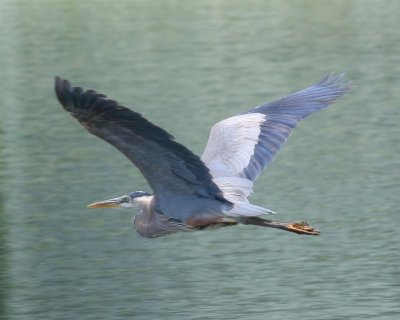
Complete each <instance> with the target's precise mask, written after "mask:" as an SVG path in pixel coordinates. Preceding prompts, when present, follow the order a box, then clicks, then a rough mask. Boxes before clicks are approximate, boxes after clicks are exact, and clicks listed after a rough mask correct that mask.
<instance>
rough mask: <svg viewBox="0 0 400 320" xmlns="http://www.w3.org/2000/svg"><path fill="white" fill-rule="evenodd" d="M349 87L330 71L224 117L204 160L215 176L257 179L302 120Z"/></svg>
mask: <svg viewBox="0 0 400 320" xmlns="http://www.w3.org/2000/svg"><path fill="white" fill-rule="evenodd" d="M348 90H349V84H348V82H346V81H345V80H344V79H343V76H342V75H338V76H337V75H334V74H330V75H328V76H326V77H325V78H323V79H322V80H320V81H318V82H317V83H315V84H313V85H312V86H310V87H308V88H306V89H304V90H301V91H298V92H295V93H293V94H291V95H288V96H287V97H284V98H281V99H279V100H276V101H274V102H271V103H268V104H265V105H262V106H259V107H256V108H253V109H251V110H249V111H247V112H245V113H243V114H240V115H237V116H234V117H231V118H228V119H225V120H222V121H220V122H218V123H216V124H215V125H214V126H213V128H212V129H211V133H210V137H209V139H208V143H207V146H206V148H205V150H204V153H203V155H202V157H201V159H202V160H203V162H204V163H205V164H206V165H207V167H208V168H209V169H210V171H211V174H212V175H213V177H214V178H220V179H221V178H227V181H228V182H229V178H243V179H246V180H250V181H255V180H256V179H257V178H258V177H259V175H260V174H261V172H262V170H263V169H264V168H265V167H266V166H267V165H268V164H269V163H270V162H271V161H272V159H273V157H274V156H275V154H276V153H277V152H278V151H279V150H280V149H281V147H282V145H283V144H284V143H285V142H286V140H287V138H288V136H289V134H290V132H291V131H292V129H293V128H294V127H296V125H297V124H298V123H299V121H300V120H301V119H304V118H305V117H307V116H308V115H310V114H311V113H313V112H314V111H317V110H320V109H322V108H325V107H327V106H328V105H329V104H330V103H333V102H335V101H336V99H338V98H339V97H341V96H342V95H344V94H345V93H346V92H347V91H348ZM232 183H233V184H235V183H234V182H232ZM247 189H248V188H247ZM249 192H251V190H246V191H245V193H247V195H248V193H249Z"/></svg>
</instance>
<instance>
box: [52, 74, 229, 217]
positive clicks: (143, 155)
mask: <svg viewBox="0 0 400 320" xmlns="http://www.w3.org/2000/svg"><path fill="white" fill-rule="evenodd" d="M55 91H56V95H57V98H58V100H59V101H60V103H61V105H62V106H63V107H64V109H65V110H67V111H68V112H70V113H71V115H72V116H73V117H75V118H76V119H77V120H78V121H79V122H80V123H81V124H82V125H83V126H84V127H85V128H86V129H87V130H88V131H89V132H91V133H92V134H94V135H96V136H98V137H99V138H101V139H103V140H105V141H107V142H108V143H110V144H111V145H113V146H114V147H115V148H117V149H118V150H119V151H121V152H122V153H123V154H124V155H125V156H126V157H127V158H128V159H129V160H130V161H131V162H132V163H133V164H134V165H136V166H137V167H138V169H139V170H140V171H141V172H142V174H143V176H144V177H145V178H146V180H147V181H148V183H149V185H150V187H151V188H152V189H153V191H154V193H155V195H156V196H157V197H158V198H161V199H162V197H163V196H173V197H190V196H194V197H202V198H209V199H218V200H222V201H225V199H224V198H223V196H222V192H221V191H220V189H219V188H218V186H217V185H216V184H215V183H214V182H213V181H212V177H211V175H210V173H209V169H208V168H207V167H206V166H205V165H204V163H203V162H202V161H201V160H200V158H199V157H198V156H196V155H195V154H193V153H192V152H191V151H190V150H188V149H187V148H186V147H184V146H183V145H181V144H179V143H177V142H176V141H175V140H174V138H173V136H172V135H170V134H169V133H168V132H166V131H165V130H164V129H162V128H160V127H157V126H156V125H154V124H152V123H151V122H149V121H148V120H146V119H145V118H144V117H142V116H141V115H140V114H139V113H137V112H134V111H132V110H130V109H128V108H126V107H124V106H122V105H120V104H119V103H118V102H116V101H114V100H111V99H108V98H107V97H106V96H105V95H103V94H100V93H97V92H96V91H94V90H87V91H84V90H83V89H82V88H80V87H71V84H70V83H69V82H68V81H67V80H64V79H62V78H59V77H56V82H55ZM173 209H174V208H173V207H171V210H173Z"/></svg>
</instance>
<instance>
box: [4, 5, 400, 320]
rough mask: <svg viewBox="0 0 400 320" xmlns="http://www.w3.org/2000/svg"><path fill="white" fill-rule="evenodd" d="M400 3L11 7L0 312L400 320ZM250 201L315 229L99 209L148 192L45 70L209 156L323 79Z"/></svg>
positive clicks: (149, 319) (7, 14)
mask: <svg viewBox="0 0 400 320" xmlns="http://www.w3.org/2000/svg"><path fill="white" fill-rule="evenodd" d="M399 12H400V2H398V1H384V2H383V1H382V2H381V1H228V0H226V1H161V0H160V1H129V2H128V1H118V2H117V1H114V2H111V1H110V2H106V1H103V2H102V1H79V2H77V1H29V2H28V1H27V2H23V1H4V0H0V41H1V45H0V74H1V84H0V114H1V117H0V179H1V180H0V190H1V194H0V259H1V260H0V318H1V319H3V318H4V319H13V320H14V319H15V320H16V319H143V320H153V319H167V320H171V319H185V320H186V319H189V320H195V319H196V320H197V319H198V320H200V319H246V320H262V319H285V320H291V319H299V318H300V319H315V320H324V319H384V320H386V319H399V316H400V250H399V249H400V248H399V240H400V236H399V227H400V216H399V204H400V201H399V196H400V157H399V155H400V127H399V121H400V106H399V97H400V95H399V88H400V76H399V74H400V58H399V57H400V55H399V52H400V32H399V30H400V18H399ZM332 70H334V71H337V72H343V71H345V72H347V74H348V77H349V78H351V79H353V80H354V85H355V87H354V89H353V91H352V92H351V93H350V94H348V95H347V96H346V97H345V98H343V99H342V100H340V102H338V103H337V104H336V105H334V106H333V107H331V108H328V109H327V110H324V111H321V112H319V113H317V114H315V115H313V116H312V117H311V118H309V119H307V120H305V121H304V122H303V123H302V124H301V125H300V127H299V128H297V129H296V130H295V132H294V133H293V135H292V136H291V138H290V139H289V143H288V145H286V146H285V148H284V149H283V150H282V151H281V152H280V153H279V155H278V157H277V159H276V161H275V162H274V163H273V164H272V165H271V166H270V167H269V168H268V170H267V171H266V172H265V173H264V175H263V176H262V177H261V178H260V179H259V180H258V181H257V183H256V188H255V190H256V194H254V195H253V196H252V201H253V202H254V203H257V204H259V205H263V206H265V207H267V208H270V209H273V210H276V211H278V213H279V215H278V216H277V217H276V218H278V219H281V220H284V221H293V220H294V221H296V220H307V221H309V222H310V223H312V225H314V226H316V227H318V228H319V229H320V230H321V231H322V234H321V236H320V237H305V236H297V235H294V234H289V233H286V232H283V231H277V230H273V229H264V228H257V227H250V226H242V227H237V228H225V229H221V230H219V231H214V232H213V231H207V232H198V233H190V234H185V233H181V234H175V235H171V236H168V237H164V238H160V239H158V240H148V239H143V238H140V237H139V236H138V235H137V234H136V233H135V232H133V230H132V227H131V224H130V219H131V216H132V215H133V213H132V212H131V211H129V210H128V211H124V210H122V211H118V210H109V211H107V210H103V211H101V210H90V209H86V208H85V205H86V204H87V203H90V202H92V201H94V200H101V199H105V198H108V197H112V196H118V195H121V194H124V193H126V192H129V191H133V190H149V188H148V186H147V185H146V182H145V180H144V179H143V177H142V176H141V175H140V174H139V172H138V171H137V170H136V169H135V168H133V167H132V166H131V165H130V163H129V162H128V161H127V160H126V159H125V158H124V157H123V156H122V155H120V154H119V153H118V152H116V151H115V150H114V149H113V148H112V147H111V146H109V145H107V144H106V143H104V142H103V141H100V140H99V139H97V138H95V137H93V136H91V135H89V134H88V133H87V132H86V131H85V130H84V129H83V128H82V127H81V126H80V125H79V124H78V123H77V122H76V121H75V120H74V119H72V118H71V117H70V116H69V115H68V114H67V113H65V112H64V111H63V110H62V108H61V107H60V105H59V104H58V103H57V102H56V99H55V97H54V93H53V77H54V75H60V76H63V77H66V78H67V79H69V80H71V81H72V82H73V83H74V84H76V85H82V86H85V87H86V88H88V87H90V88H95V89H97V90H99V91H102V92H104V93H106V94H107V95H108V96H110V97H112V98H114V99H117V100H119V101H120V102H122V103H124V104H126V105H128V106H131V107H134V108H135V110H137V111H139V112H141V113H142V114H144V115H145V116H146V117H148V118H150V119H151V120H152V121H153V122H155V123H157V124H159V125H160V126H162V127H164V128H166V129H167V130H168V131H169V132H171V133H172V134H173V135H174V136H175V137H176V138H177V140H178V141H180V142H182V143H184V144H186V145H188V146H190V148H191V149H192V150H193V151H195V152H197V153H201V151H202V149H203V148H204V145H205V143H206V141H207V137H208V132H209V129H210V127H211V126H212V124H213V123H215V122H216V121H218V120H220V119H223V118H225V117H228V116H230V115H234V114H237V113H240V112H242V111H244V110H246V109H247V108H250V107H253V106H256V105H258V104H261V103H263V102H266V101H269V100H271V99H273V98H275V97H278V96H281V95H285V94H287V93H289V92H292V91H295V90H298V89H302V88H303V87H305V86H308V85H309V84H311V83H312V82H314V81H316V80H318V79H319V78H320V77H322V76H324V75H325V74H327V73H328V72H330V71H332Z"/></svg>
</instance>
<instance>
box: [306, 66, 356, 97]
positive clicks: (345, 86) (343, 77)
mask: <svg viewBox="0 0 400 320" xmlns="http://www.w3.org/2000/svg"><path fill="white" fill-rule="evenodd" d="M314 85H315V86H318V87H324V88H327V89H331V90H337V91H338V93H341V94H340V95H342V94H345V93H347V92H348V91H350V90H351V89H352V88H353V87H354V84H353V81H352V80H349V79H347V74H346V73H345V72H342V73H336V72H334V71H331V72H330V73H329V74H328V75H326V76H325V77H323V78H322V79H321V80H319V81H318V82H316V83H315V84H314Z"/></svg>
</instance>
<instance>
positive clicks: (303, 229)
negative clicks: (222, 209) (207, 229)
mask: <svg viewBox="0 0 400 320" xmlns="http://www.w3.org/2000/svg"><path fill="white" fill-rule="evenodd" d="M240 223H242V224H250V225H255V226H262V227H269V228H277V229H282V230H286V231H290V232H294V233H297V234H307V235H313V236H317V235H319V233H320V232H319V231H318V230H315V229H314V228H313V227H311V226H310V225H309V224H308V223H307V222H304V221H301V222H292V223H286V222H279V221H271V220H265V219H262V218H259V217H242V218H241V219H240Z"/></svg>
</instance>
